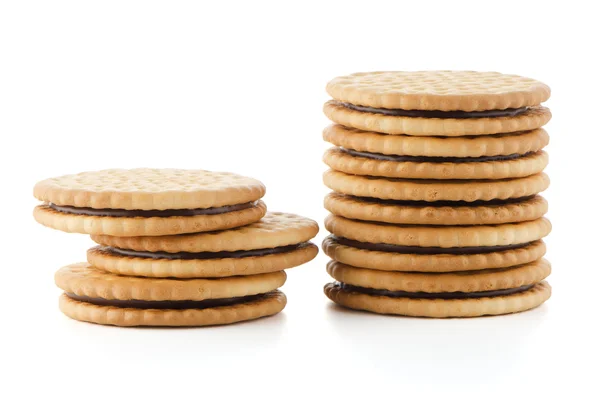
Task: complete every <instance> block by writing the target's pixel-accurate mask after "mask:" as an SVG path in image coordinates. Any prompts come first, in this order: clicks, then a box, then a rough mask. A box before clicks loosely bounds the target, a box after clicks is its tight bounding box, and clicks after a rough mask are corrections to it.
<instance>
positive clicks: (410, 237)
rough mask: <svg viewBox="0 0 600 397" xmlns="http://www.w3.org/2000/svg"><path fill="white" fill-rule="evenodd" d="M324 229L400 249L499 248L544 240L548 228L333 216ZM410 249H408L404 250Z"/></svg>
mask: <svg viewBox="0 0 600 397" xmlns="http://www.w3.org/2000/svg"><path fill="white" fill-rule="evenodd" d="M325 228H326V229H327V230H328V231H329V232H330V233H332V234H334V235H336V236H339V237H343V238H345V239H349V240H353V241H358V242H364V243H371V244H388V245H394V246H400V247H439V248H453V247H503V246H511V245H517V244H524V243H529V242H532V241H536V240H539V239H541V238H543V237H546V236H547V235H548V234H549V233H550V230H551V229H552V225H551V224H550V221H549V220H548V219H546V218H539V219H536V220H533V221H526V222H519V223H507V224H501V225H476V226H419V225H393V224H380V223H373V222H363V221H355V220H351V219H346V218H343V217H340V216H336V215H329V216H328V217H327V218H326V219H325ZM408 250H410V249H408Z"/></svg>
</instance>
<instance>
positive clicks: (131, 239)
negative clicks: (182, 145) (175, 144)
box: [34, 168, 318, 326]
mask: <svg viewBox="0 0 600 397" xmlns="http://www.w3.org/2000/svg"><path fill="white" fill-rule="evenodd" d="M264 194H265V186H264V185H263V184H262V183H261V182H259V181H258V180H256V179H253V178H248V177H244V176H240V175H237V174H232V173H224V172H209V171H203V170H177V169H147V168H144V169H133V170H122V169H113V170H104V171H97V172H84V173H80V174H76V175H66V176H62V177H58V178H51V179H47V180H44V181H41V182H39V183H37V184H36V185H35V187H34V196H35V197H36V198H37V199H39V200H41V201H43V202H44V204H42V205H39V206H37V207H36V208H35V210H34V217H35V219H36V220H37V221H38V222H39V223H41V224H43V225H45V226H48V227H51V228H54V229H58V230H63V231H66V232H75V233H86V234H91V235H92V236H91V237H92V239H93V240H94V241H95V242H96V243H98V244H100V245H98V246H96V247H93V248H91V249H90V250H89V251H88V253H87V260H88V262H87V263H77V264H73V265H70V266H66V267H63V268H62V269H60V270H59V271H58V272H57V273H56V276H55V281H56V284H57V285H58V287H60V288H61V289H62V290H64V294H63V295H62V296H61V297H60V303H59V305H60V309H61V311H62V312H63V313H64V314H66V315H67V316H69V317H71V318H73V319H76V320H80V321H87V322H92V323H98V324H110V325H118V326H201V325H217V324H229V323H235V322H240V321H245V320H252V319H256V318H260V317H265V316H270V315H273V314H276V313H279V312H280V311H281V310H283V308H284V307H285V305H286V296H285V295H284V294H283V292H281V291H279V290H278V288H279V287H281V286H282V285H283V284H284V282H285V281H286V273H285V272H284V269H288V268H292V267H295V266H298V265H301V264H303V263H306V262H308V261H310V260H312V259H313V258H314V257H315V256H316V255H317V251H318V249H317V247H316V246H315V245H314V244H312V243H310V242H309V240H310V239H311V238H313V237H314V236H315V235H316V234H317V232H318V226H317V224H316V222H314V221H312V220H310V219H307V218H303V217H301V216H298V215H293V214H287V213H279V212H267V209H266V206H265V204H264V203H263V202H262V201H261V200H260V199H261V198H262V197H263V195H264Z"/></svg>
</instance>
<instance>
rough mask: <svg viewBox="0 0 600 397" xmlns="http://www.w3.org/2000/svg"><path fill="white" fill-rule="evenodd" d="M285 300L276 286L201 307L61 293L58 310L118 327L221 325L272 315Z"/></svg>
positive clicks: (282, 306) (74, 317)
mask: <svg viewBox="0 0 600 397" xmlns="http://www.w3.org/2000/svg"><path fill="white" fill-rule="evenodd" d="M286 302H287V299H286V296H285V295H284V294H283V292H281V291H279V290H276V291H272V292H267V293H266V294H262V295H259V296H257V297H255V298H252V299H246V300H241V301H240V302H239V303H235V304H228V305H224V306H215V307H205V308H202V309H188V308H186V309H140V308H130V307H117V306H110V305H104V304H103V305H97V304H93V303H87V302H83V301H80V300H77V299H73V298H71V297H69V296H68V295H67V294H62V295H61V297H60V299H59V307H60V310H61V311H62V312H63V313H64V314H65V315H66V316H67V317H70V318H72V319H74V320H78V321H85V322H89V323H96V324H103V325H116V326H120V327H136V326H152V327H196V326H209V325H225V324H232V323H238V322H241V321H248V320H254V319H258V318H261V317H267V316H272V315H274V314H277V313H279V312H280V311H282V310H283V308H284V307H285V305H286Z"/></svg>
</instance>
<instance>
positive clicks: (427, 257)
mask: <svg viewBox="0 0 600 397" xmlns="http://www.w3.org/2000/svg"><path fill="white" fill-rule="evenodd" d="M323 251H324V252H325V254H326V255H327V256H329V257H330V258H331V259H334V260H336V261H339V262H342V263H346V264H348V265H351V266H355V267H362V268H368V269H375V270H387V271H404V272H458V271H466V270H480V269H497V268H503V267H510V266H516V265H521V264H523V263H528V262H533V261H536V260H538V259H540V258H542V257H543V256H544V255H545V253H546V245H545V244H544V242H543V241H541V240H538V241H534V242H532V243H530V244H527V245H525V246H521V247H518V248H510V249H505V250H500V251H492V252H486V253H478V254H468V253H465V254H422V253H420V254H414V253H412V254H411V253H398V252H386V251H375V250H367V249H360V248H356V247H351V246H348V245H344V244H342V243H341V242H339V241H338V240H337V239H336V238H335V237H334V236H329V237H327V238H325V240H323Z"/></svg>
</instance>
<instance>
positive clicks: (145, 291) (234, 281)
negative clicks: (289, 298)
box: [55, 263, 286, 326]
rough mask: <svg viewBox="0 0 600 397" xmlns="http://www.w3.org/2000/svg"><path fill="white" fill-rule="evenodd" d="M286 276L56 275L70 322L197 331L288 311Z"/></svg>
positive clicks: (81, 267) (76, 269)
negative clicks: (201, 327)
mask: <svg viewBox="0 0 600 397" xmlns="http://www.w3.org/2000/svg"><path fill="white" fill-rule="evenodd" d="M285 279H286V275H285V272H283V271H280V272H274V273H266V274H260V275H253V276H244V277H229V278H222V279H188V280H175V279H151V278H143V277H128V276H119V275H115V274H110V273H106V272H104V271H102V270H98V269H95V268H93V267H91V266H90V265H89V264H87V263H78V264H74V265H70V266H65V267H63V268H62V269H60V270H59V271H58V272H57V273H56V275H55V281H56V285H57V286H58V287H59V288H61V289H63V290H64V291H65V293H64V294H63V295H62V296H61V298H60V309H61V311H62V312H63V313H65V314H66V315H67V316H69V317H71V318H74V319H77V320H81V321H89V322H95V323H99V324H113V325H121V326H138V325H146V326H191V325H215V324H227V323H232V322H237V321H244V320H249V319H253V318H258V317H263V316H267V315H271V314H275V313H277V312H279V311H281V310H282V309H283V307H284V306H285V303H286V300H285V295H283V294H282V293H280V292H279V291H277V290H276V289H277V288H278V287H280V286H282V285H283V283H284V282H285Z"/></svg>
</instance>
